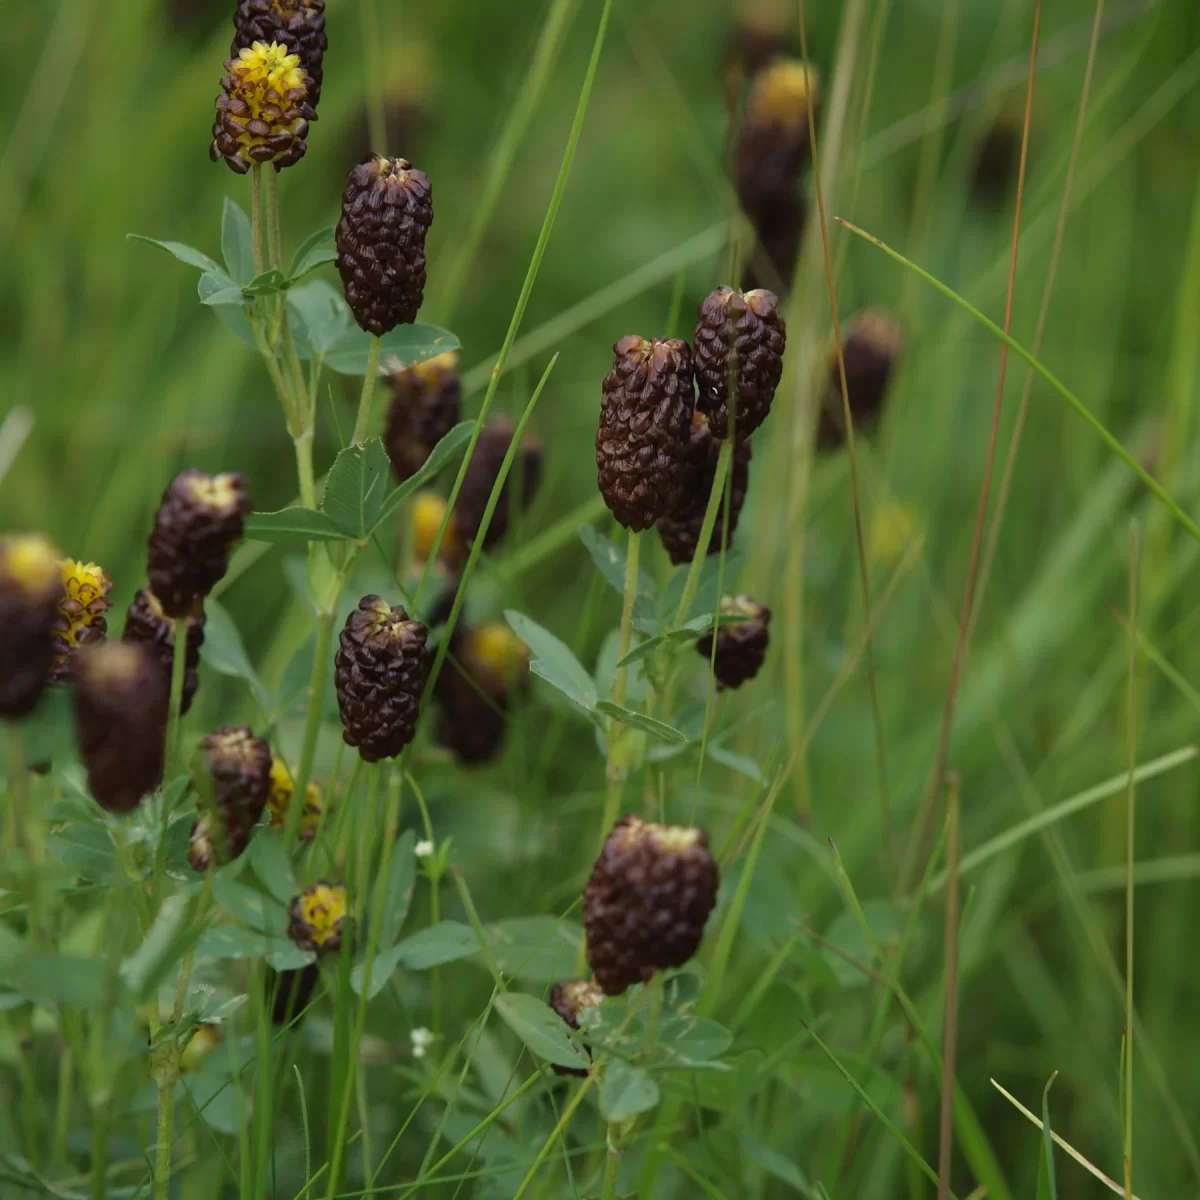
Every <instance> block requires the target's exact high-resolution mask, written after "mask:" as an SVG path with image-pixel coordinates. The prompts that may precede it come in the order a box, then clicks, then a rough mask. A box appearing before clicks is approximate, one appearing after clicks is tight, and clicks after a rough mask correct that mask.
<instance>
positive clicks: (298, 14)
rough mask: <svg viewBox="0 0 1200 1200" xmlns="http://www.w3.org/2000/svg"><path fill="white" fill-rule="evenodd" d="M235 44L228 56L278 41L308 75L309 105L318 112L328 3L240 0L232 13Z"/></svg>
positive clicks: (318, 0)
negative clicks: (257, 43) (297, 59)
mask: <svg viewBox="0 0 1200 1200" xmlns="http://www.w3.org/2000/svg"><path fill="white" fill-rule="evenodd" d="M233 28H234V34H233V44H232V45H231V46H230V47H229V53H230V54H231V55H232V56H233V57H234V58H237V56H238V54H239V53H240V52H241V51H242V50H245V49H246V48H247V47H248V46H253V45H254V43H255V42H266V43H267V44H268V45H269V44H270V43H271V42H279V43H281V44H283V45H285V46H286V47H287V49H288V52H289V53H290V54H294V55H296V56H297V57H298V58H299V59H300V65H301V66H302V67H303V68H304V70H305V72H306V73H307V75H308V78H309V81H310V86H309V92H308V96H307V97H306V98H307V100H308V102H309V104H310V105H311V106H312V108H313V110H314V115H313V117H310V118H309V119H310V120H313V119H315V110H316V107H317V103H318V102H319V101H320V99H321V82H322V79H323V78H324V60H325V51H326V49H327V48H328V46H329V39H328V38H327V37H326V36H325V0H239V2H238V6H237V11H236V12H235V13H234V14H233Z"/></svg>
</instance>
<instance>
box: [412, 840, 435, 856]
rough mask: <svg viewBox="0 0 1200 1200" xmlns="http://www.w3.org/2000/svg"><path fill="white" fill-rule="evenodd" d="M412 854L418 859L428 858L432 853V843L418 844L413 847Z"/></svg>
mask: <svg viewBox="0 0 1200 1200" xmlns="http://www.w3.org/2000/svg"><path fill="white" fill-rule="evenodd" d="M413 853H414V854H415V855H416V856H417V857H418V858H428V857H429V856H430V855H431V854H432V853H433V843H432V842H418V843H417V844H416V845H415V846H414V847H413Z"/></svg>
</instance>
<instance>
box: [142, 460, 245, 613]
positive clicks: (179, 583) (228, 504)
mask: <svg viewBox="0 0 1200 1200" xmlns="http://www.w3.org/2000/svg"><path fill="white" fill-rule="evenodd" d="M249 512H250V500H249V498H248V497H247V495H246V481H245V479H243V478H242V476H241V475H233V474H225V475H205V474H204V472H203V471H197V470H195V469H194V468H189V469H188V470H186V471H181V472H180V473H179V474H178V475H176V476H175V478H174V479H173V480H172V481H171V485H170V487H168V488H167V490H166V491H165V492H164V493H163V498H162V503H161V504H160V505H159V508H158V512H157V514H156V515H155V518H154V529H153V531H152V532H151V534H150V540H149V542H148V543H147V547H146V563H147V573H148V574H149V576H150V590H151V591H152V592H153V593H154V594H155V595H156V596H157V597H158V601H159V604H160V605H161V606H162V611H163V612H164V613H165V614H166V615H167V616H168V617H182V616H194V615H196V614H197V613H198V611H199V606H200V605H201V603H202V602H203V600H204V597H205V596H207V595H208V593H209V592H211V591H212V589H213V587H214V586H215V585H216V583H217V581H218V580H219V579H220V578H221V577H222V576H223V575H224V574H225V571H226V569H227V568H228V566H229V552H230V550H232V548H233V544H234V543H235V542H236V541H238V540H239V539H240V538H241V536H242V531H243V529H244V528H245V523H246V517H247V515H248V514H249Z"/></svg>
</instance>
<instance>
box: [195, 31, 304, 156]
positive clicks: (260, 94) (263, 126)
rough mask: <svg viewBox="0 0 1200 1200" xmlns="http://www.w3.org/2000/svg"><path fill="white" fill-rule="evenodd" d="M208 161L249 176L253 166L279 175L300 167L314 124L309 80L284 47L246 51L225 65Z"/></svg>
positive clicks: (268, 45)
mask: <svg viewBox="0 0 1200 1200" xmlns="http://www.w3.org/2000/svg"><path fill="white" fill-rule="evenodd" d="M225 68H226V70H227V71H228V72H229V74H228V75H226V76H225V77H224V78H223V79H222V80H221V87H222V88H223V89H224V93H223V95H220V96H218V97H217V119H216V121H215V122H214V124H213V129H212V133H213V141H212V145H211V146H210V147H209V151H208V156H209V158H211V159H212V160H213V162H217V161H218V160H219V159H222V158H223V159H224V160H225V162H226V163H227V164H228V165H229V168H230V170H233V171H236V172H237V173H238V174H239V175H245V174H246V172H247V171H249V170H250V168H251V166H253V165H254V164H255V163H260V164H261V163H273V164H274V166H275V170H277V171H280V170H282V169H283V168H284V167H290V166H291V165H292V164H293V163H296V162H299V161H300V159H302V158H303V157H304V152H305V150H307V149H308V147H307V145H306V144H305V141H304V139H305V138H306V137H307V136H308V122H309V121H310V120H311V119H312V118H313V116H314V115H315V113H314V112H313V109H312V105H311V104H310V102H309V101H310V97H309V88H310V86H311V80H310V79H309V77H308V75H307V74H306V73H305V70H304V68H303V67H302V66H301V65H300V58H299V56H298V55H296V54H291V53H289V52H288V48H287V46H286V45H285V44H283V43H281V42H270V43H267V42H254V43H253V44H252V45H250V46H243V47H242V48H241V49H240V50H239V51H238V52H237V53H236V54H235V55H234V57H233V58H231V59H229V60H228V61H227V62H226V63H225Z"/></svg>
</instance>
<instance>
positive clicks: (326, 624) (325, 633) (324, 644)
mask: <svg viewBox="0 0 1200 1200" xmlns="http://www.w3.org/2000/svg"><path fill="white" fill-rule="evenodd" d="M309 552H310V553H313V552H314V551H313V550H311V549H310V551H309ZM315 552H316V553H324V551H323V550H322V549H321V548H320V547H319V546H318V547H316V548H315ZM335 603H336V601H335ZM335 616H336V613H334V612H332V611H330V612H322V613H318V614H317V635H316V644H315V646H314V648H313V666H312V674H311V676H310V677H309V681H308V709H307V712H306V714H305V717H304V739H303V741H302V742H301V743H300V765H299V767H298V768H297V770H296V778H295V780H294V784H295V787H294V791H293V795H294V796H295V797H297V801H296V803H295V804H290V805H288V811H287V817H286V819H285V820H284V826H283V844H284V846H285V847H286V848H287V849H288V851H289V852H290V851H291V849H292V847H293V846H295V844H296V836H297V834H298V833H299V832H300V816H301V812H302V810H303V808H304V803H303V800H304V797H305V796H306V795H307V794H308V784H309V781H310V780H311V779H312V767H313V759H314V757H315V756H316V752H317V738H318V736H319V735H320V732H321V707H322V700H323V699H324V696H325V683H326V681H327V679H328V678H329V658H330V650H331V648H332V645H333V622H334V618H335Z"/></svg>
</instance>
